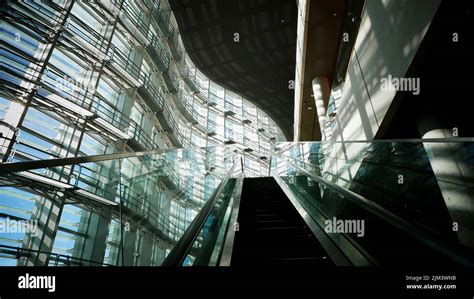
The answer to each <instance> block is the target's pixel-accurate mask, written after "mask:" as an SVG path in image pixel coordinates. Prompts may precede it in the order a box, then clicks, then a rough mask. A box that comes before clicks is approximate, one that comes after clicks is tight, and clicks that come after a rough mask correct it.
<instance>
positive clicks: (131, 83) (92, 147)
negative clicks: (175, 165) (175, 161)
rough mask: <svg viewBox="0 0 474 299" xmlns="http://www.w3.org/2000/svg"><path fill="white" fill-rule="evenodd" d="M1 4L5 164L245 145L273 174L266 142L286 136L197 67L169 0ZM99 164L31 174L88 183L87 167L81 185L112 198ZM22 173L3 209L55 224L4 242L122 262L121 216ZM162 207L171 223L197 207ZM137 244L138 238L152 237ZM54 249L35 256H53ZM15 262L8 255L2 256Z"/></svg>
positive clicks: (1, 241)
mask: <svg viewBox="0 0 474 299" xmlns="http://www.w3.org/2000/svg"><path fill="white" fill-rule="evenodd" d="M1 12H2V20H1V21H0V22H1V28H2V36H3V38H2V49H0V51H1V55H2V62H1V64H2V71H1V74H0V81H1V85H0V158H1V159H2V162H19V161H29V160H43V159H53V158H65V157H80V156H90V155H101V154H112V153H120V152H134V151H143V150H155V149H167V148H181V147H184V148H192V147H215V146H221V145H230V144H233V147H235V148H236V149H237V150H238V151H240V152H241V153H242V155H244V161H245V162H244V167H245V173H246V175H247V176H259V175H261V174H266V173H267V169H268V161H267V159H266V157H269V149H270V145H271V144H272V143H273V142H274V141H283V140H284V137H283V134H282V133H281V130H280V128H278V127H277V126H276V125H275V123H274V122H273V121H272V120H271V119H270V118H268V116H267V115H266V114H265V113H264V112H263V111H261V110H260V109H258V108H257V107H256V106H255V105H253V104H252V103H250V102H249V101H248V100H247V99H244V98H242V97H241V96H240V95H238V94H235V93H233V92H231V91H229V90H226V89H224V88H222V87H220V86H219V85H218V84H215V83H214V82H212V81H211V80H209V78H207V77H206V76H204V75H203V74H202V73H201V72H200V71H199V70H197V69H196V68H195V67H194V66H193V64H192V62H191V61H190V60H189V58H188V56H187V55H186V52H185V49H184V47H183V44H182V41H181V39H180V35H179V31H178V28H177V26H176V22H175V20H174V16H173V14H172V12H171V9H170V8H169V4H168V3H167V2H166V1H157V0H147V1H122V0H117V1H93V2H88V1H73V0H58V1H50V2H41V1H7V2H6V3H5V4H4V5H3V6H2V8H1ZM247 161H248V163H247ZM122 167H125V166H123V165H122ZM102 171H105V170H103V168H102V167H101V166H96V167H95V168H94V167H93V168H90V167H82V168H81V172H80V174H79V173H77V170H76V168H72V167H62V168H61V169H60V170H56V171H44V172H41V173H34V174H29V177H28V179H29V180H32V179H33V178H34V179H38V180H40V179H39V178H38V176H40V177H42V178H44V179H43V180H47V182H48V184H49V183H51V184H52V186H61V184H65V185H70V184H72V185H74V184H82V181H81V180H78V175H86V176H90V177H91V178H94V179H95V182H96V185H94V184H88V185H84V188H85V190H87V192H92V193H94V194H95V195H97V196H99V197H104V196H105V197H106V199H107V200H109V201H114V200H115V197H114V196H112V195H107V193H104V194H96V192H99V191H100V190H102V189H101V188H102V185H101V183H102V182H101V181H100V180H99V178H100V177H101V176H103V175H105V173H103V172H102ZM126 175H127V174H126V173H124V176H126ZM26 176H28V175H26ZM176 179H180V178H176ZM181 179H182V178H181ZM49 180H55V181H56V183H52V182H51V181H49ZM204 181H205V182H204V183H202V184H201V185H199V186H198V185H195V186H193V187H192V188H191V189H190V190H191V191H189V192H191V193H190V194H189V196H190V197H191V198H200V197H199V196H197V194H201V193H202V194H210V193H212V188H213V187H211V186H213V185H212V184H213V183H212V182H209V183H207V181H206V179H204ZM27 182H28V180H27V179H26V177H25V176H24V177H23V179H22V180H21V181H19V182H17V183H14V184H13V183H12V184H10V183H8V182H5V184H2V186H1V187H0V218H1V219H2V221H6V220H7V219H9V220H25V221H26V220H31V219H42V221H43V222H42V223H43V225H44V226H45V227H48V229H47V230H45V231H44V232H43V233H42V237H41V238H40V239H34V238H29V237H26V236H25V235H24V234H8V235H5V234H1V235H0V246H10V247H12V248H23V249H31V250H36V251H38V252H40V251H41V252H46V253H49V254H52V253H55V254H57V255H64V256H68V257H71V258H72V257H78V258H84V259H89V260H91V261H94V262H98V263H106V264H114V265H116V264H118V260H120V259H121V257H120V252H119V249H120V248H119V247H120V246H119V241H118V240H120V235H117V234H118V232H119V231H120V222H118V221H117V219H116V218H115V217H112V216H110V215H109V214H107V213H106V214H105V216H104V217H102V216H101V217H102V218H101V217H98V216H97V214H96V213H95V212H94V210H93V209H92V208H90V207H86V206H83V205H77V204H75V203H74V202H72V201H70V200H69V199H68V196H66V195H67V193H63V192H56V191H55V192H53V193H51V191H50V190H48V191H47V192H46V191H44V190H43V189H41V188H36V186H35V188H33V189H32V188H30V186H25V185H27ZM122 183H123V186H127V184H128V183H129V182H127V181H126V180H125V181H123V182H122ZM175 183H179V182H175ZM22 184H24V185H22ZM42 185H44V182H43V184H42ZM163 186H164V187H163V188H165V189H166V188H168V187H169V188H173V187H172V185H170V186H171V187H170V186H168V185H166V184H165V185H163ZM109 187H110V186H109ZM58 188H59V187H58ZM110 188H116V186H112V187H110ZM141 188H143V190H145V189H146V188H150V187H148V185H146V186H145V185H143V186H142V187H141ZM125 190H127V189H126V188H125ZM105 191H107V190H105ZM124 192H125V191H124ZM111 194H112V193H111ZM163 194H165V193H163ZM107 196H109V197H110V198H109V197H107ZM165 197H166V196H165V195H162V194H161V193H157V199H156V200H158V201H160V200H162V201H163V202H166V200H165V199H164V198H165ZM160 198H162V199H160ZM196 201H197V202H196V204H202V203H200V202H199V199H196ZM162 207H163V209H166V211H167V213H168V214H166V217H167V218H166V221H169V223H171V224H170V225H174V226H175V227H177V229H179V230H180V231H181V230H182V229H183V228H184V227H186V225H187V223H189V219H191V218H192V217H193V216H194V215H195V212H192V211H191V210H189V209H186V208H184V207H183V206H180V204H179V203H178V202H174V201H173V200H171V201H170V202H169V203H167V204H165V206H162ZM108 215H109V216H108ZM104 221H105V222H104ZM103 222H104V223H107V225H106V227H107V238H106V242H105V241H104V244H107V245H106V247H105V249H104V252H105V255H104V257H103V258H96V257H94V258H92V257H93V255H94V254H95V253H91V254H92V255H91V256H89V257H88V258H87V257H86V256H84V252H87V250H86V249H87V248H89V249H90V248H95V247H94V246H95V245H94V246H92V245H90V244H88V240H89V237H90V233H91V227H96V226H94V225H95V224H94V223H96V224H97V225H99V224H100V223H103ZM98 223H99V224H98ZM99 226H100V225H99ZM39 240H40V241H39ZM101 242H102V241H101ZM136 242H137V245H136V246H138V247H140V246H144V245H141V244H142V243H143V242H145V241H144V240H143V239H140V240H138V241H136ZM88 246H92V247H88ZM90 250H92V249H90ZM150 254H151V255H152V256H156V258H157V259H158V256H161V255H162V252H161V251H159V250H158V249H155V248H153V249H152V250H151V253H150ZM47 257H48V255H47V254H46V255H41V256H40V257H39V258H38V259H35V260H34V261H33V262H32V261H31V260H28V262H32V263H34V264H48V263H49V258H47ZM157 261H158V260H156V261H155V262H152V263H151V264H159V263H158V262H157ZM17 262H18V260H16V259H11V258H2V259H1V264H2V265H3V264H16V263H17ZM28 262H25V263H27V264H28ZM137 263H139V262H137Z"/></svg>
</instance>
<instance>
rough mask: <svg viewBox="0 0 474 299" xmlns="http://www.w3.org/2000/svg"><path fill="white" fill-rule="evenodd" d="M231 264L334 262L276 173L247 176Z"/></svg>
mask: <svg viewBox="0 0 474 299" xmlns="http://www.w3.org/2000/svg"><path fill="white" fill-rule="evenodd" d="M237 223H238V231H237V232H236V236H235V241H234V249H233V254H232V263H231V266H239V267H240V266H243V267H258V266H260V265H276V264H278V265H279V264H288V265H301V264H304V265H321V266H331V265H334V263H333V262H332V261H331V259H329V258H328V256H327V253H326V251H325V250H324V249H323V247H322V246H321V244H320V243H319V242H318V240H317V239H316V237H315V236H314V235H313V233H312V232H311V230H310V229H309V228H308V226H307V225H306V223H305V222H304V220H303V218H302V217H301V216H300V214H299V213H298V211H297V210H296V209H295V208H294V206H293V205H292V204H291V202H290V201H289V199H288V198H287V196H286V195H285V193H284V192H283V191H282V190H281V188H280V186H279V185H278V183H277V182H276V181H275V179H273V178H272V177H263V178H245V179H244V184H243V190H242V198H241V202H240V210H239V215H238V222H237Z"/></svg>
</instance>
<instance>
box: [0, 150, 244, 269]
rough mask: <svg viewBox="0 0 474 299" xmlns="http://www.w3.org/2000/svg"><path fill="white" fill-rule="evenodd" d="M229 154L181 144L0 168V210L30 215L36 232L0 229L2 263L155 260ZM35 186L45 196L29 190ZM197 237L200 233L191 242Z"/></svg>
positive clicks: (214, 182) (218, 177)
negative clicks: (31, 166) (173, 147)
mask: <svg viewBox="0 0 474 299" xmlns="http://www.w3.org/2000/svg"><path fill="white" fill-rule="evenodd" d="M234 155H235V154H234V148H233V147H232V146H227V147H214V148H197V149H193V150H190V149H180V150H170V151H165V152H163V153H160V154H148V155H144V156H139V157H133V158H123V159H113V160H106V161H102V162H89V163H81V164H75V165H67V166H61V167H51V168H43V169H37V170H32V171H23V172H19V173H10V174H4V175H2V176H0V183H1V186H3V187H0V210H1V211H2V214H3V215H9V217H10V218H11V217H15V218H14V219H16V221H33V222H34V223H37V231H35V232H28V231H27V232H15V233H8V232H6V233H2V234H1V235H0V252H1V253H2V254H3V255H2V257H3V258H2V259H0V262H1V263H2V264H1V265H9V264H11V263H12V261H11V260H12V259H13V260H14V259H17V264H18V265H30V264H36V265H38V264H40V261H45V262H46V263H47V264H49V265H66V264H67V265H72V264H81V265H92V264H94V265H107V264H112V265H130V266H149V265H155V266H156V265H161V263H162V262H163V260H164V259H165V258H166V255H167V254H168V253H169V252H170V251H171V250H172V249H173V246H174V245H175V244H176V242H177V241H178V240H179V239H180V238H181V236H182V235H183V233H184V232H185V230H186V229H187V228H188V226H189V224H190V223H191V222H192V221H193V219H194V217H195V216H196V215H197V213H198V212H199V211H200V209H201V208H202V207H203V205H204V204H205V203H206V202H207V200H208V199H209V197H210V196H211V194H213V192H214V191H215V189H216V188H217V186H218V185H219V184H220V182H221V181H222V179H223V178H224V177H225V176H226V175H227V173H228V171H229V170H230V169H231V167H232V166H233V164H234ZM7 182H8V185H11V184H15V187H5V186H6V185H7V184H6V183H7ZM38 190H40V191H41V192H46V193H47V194H48V196H41V195H34V193H35V192H37V191H38ZM226 190H227V189H226ZM224 193H225V192H224ZM225 194H226V193H225ZM52 199H55V201H54V202H53V201H52ZM19 200H20V201H21V202H22V205H20V206H19V205H18V201H19ZM226 200H228V199H227V198H226ZM61 202H62V203H61ZM226 202H227V201H226ZM58 203H59V204H58ZM222 204H224V203H222V202H221V201H219V202H218V205H217V206H216V209H218V210H219V209H221V208H222ZM214 213H215V212H213V213H211V214H212V215H214ZM211 218H212V219H215V218H213V217H211ZM12 219H13V218H12ZM209 221H210V220H209ZM209 225H210V224H209ZM206 227H208V226H206ZM46 228H47V229H46ZM52 232H57V233H55V234H54V235H52V234H51V233H52ZM45 238H51V239H52V241H53V247H52V250H51V251H48V248H47V247H46V245H44V244H45V242H43V241H40V240H45ZM202 242H207V237H206V238H202V239H199V240H198V243H197V245H196V246H197V247H201V246H202V244H201V243H202ZM35 244H36V245H35ZM38 245H39V246H38ZM18 250H19V251H20V252H21V254H20V255H17V251H18ZM65 261H66V262H67V263H66V262H65ZM65 263H66V264H65Z"/></svg>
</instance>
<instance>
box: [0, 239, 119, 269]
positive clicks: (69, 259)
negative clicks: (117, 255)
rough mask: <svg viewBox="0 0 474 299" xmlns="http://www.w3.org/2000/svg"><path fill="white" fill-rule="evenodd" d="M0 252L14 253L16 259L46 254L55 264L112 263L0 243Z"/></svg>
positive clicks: (104, 264)
mask: <svg viewBox="0 0 474 299" xmlns="http://www.w3.org/2000/svg"><path fill="white" fill-rule="evenodd" d="M0 253H3V254H10V255H14V256H15V257H16V259H19V258H20V257H22V256H26V257H28V256H29V255H30V254H32V253H33V254H38V255H39V254H46V255H48V256H49V259H50V261H51V259H52V258H54V259H53V261H55V262H56V264H55V265H57V263H58V262H60V261H61V262H66V263H65V264H69V265H71V264H77V265H80V266H82V265H83V263H89V264H95V265H100V266H109V267H113V266H114V265H111V264H107V263H103V262H98V261H93V260H88V259H84V258H78V257H73V256H70V255H66V254H60V253H55V252H48V251H42V250H35V249H29V248H22V247H14V246H8V245H1V244H0Z"/></svg>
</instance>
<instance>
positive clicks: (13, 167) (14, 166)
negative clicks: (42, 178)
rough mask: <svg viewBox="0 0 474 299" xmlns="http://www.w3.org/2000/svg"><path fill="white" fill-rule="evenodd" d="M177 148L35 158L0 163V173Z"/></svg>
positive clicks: (98, 160) (106, 159)
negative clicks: (43, 158) (44, 158)
mask: <svg viewBox="0 0 474 299" xmlns="http://www.w3.org/2000/svg"><path fill="white" fill-rule="evenodd" d="M175 150H177V149H176V148H171V149H159V150H153V151H143V152H131V153H118V154H105V155H93V156H83V157H69V158H58V159H47V160H34V161H23V162H13V163H0V174H8V173H11V172H18V171H27V170H34V169H40V168H49V167H57V166H66V165H74V164H81V163H90V162H101V161H108V160H114V159H124V158H135V157H143V156H149V155H158V154H162V153H166V152H170V151H175Z"/></svg>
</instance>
